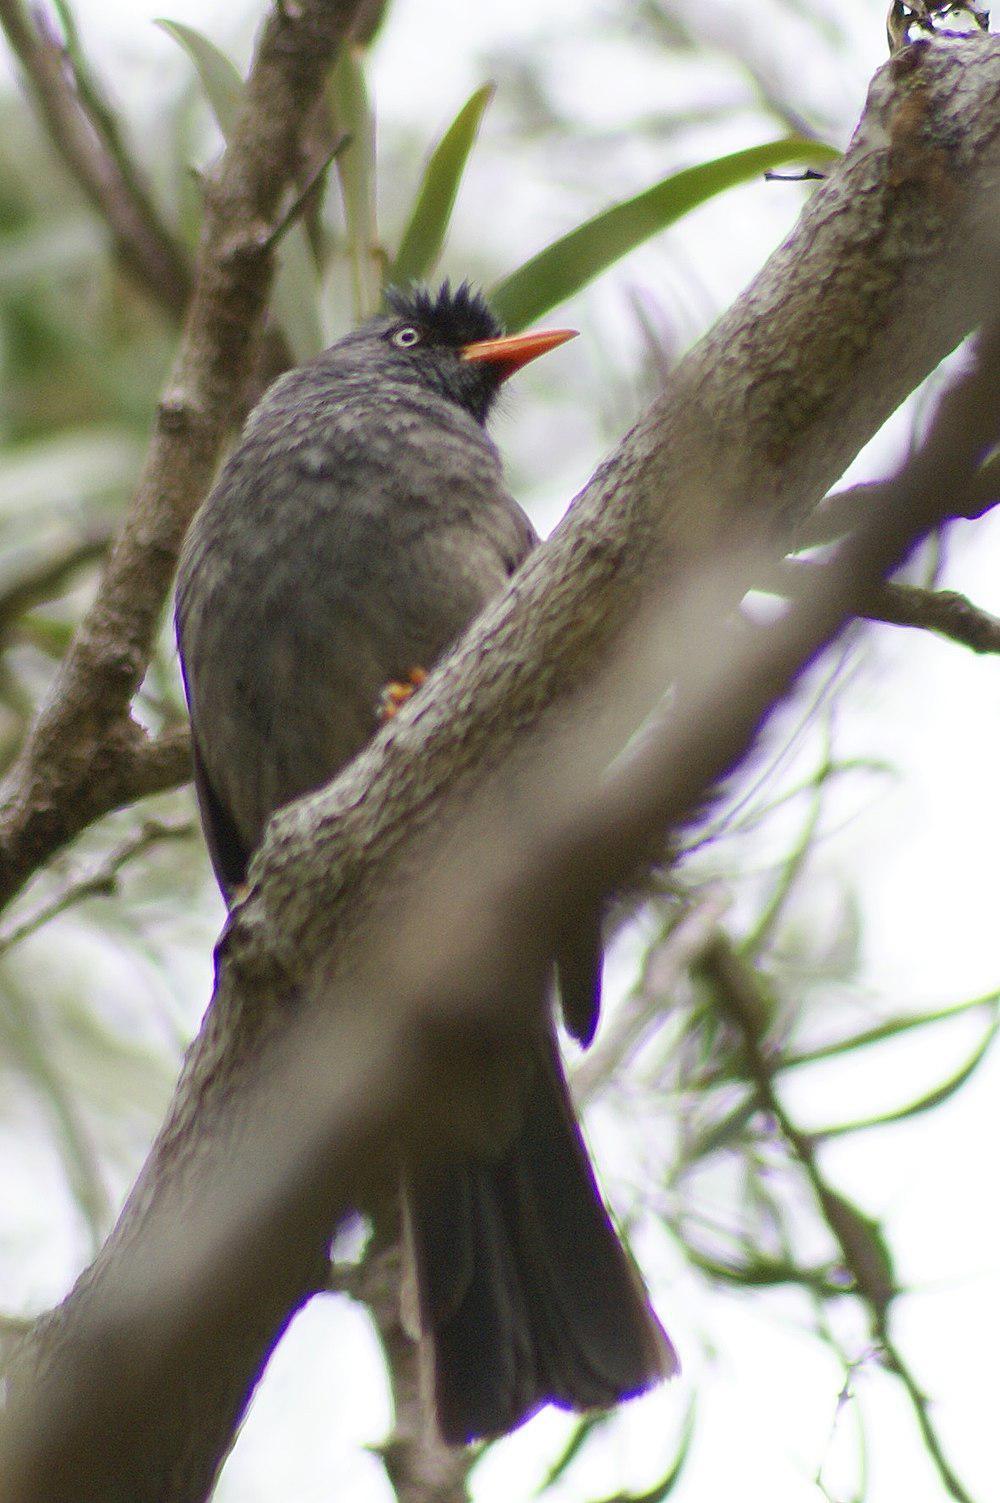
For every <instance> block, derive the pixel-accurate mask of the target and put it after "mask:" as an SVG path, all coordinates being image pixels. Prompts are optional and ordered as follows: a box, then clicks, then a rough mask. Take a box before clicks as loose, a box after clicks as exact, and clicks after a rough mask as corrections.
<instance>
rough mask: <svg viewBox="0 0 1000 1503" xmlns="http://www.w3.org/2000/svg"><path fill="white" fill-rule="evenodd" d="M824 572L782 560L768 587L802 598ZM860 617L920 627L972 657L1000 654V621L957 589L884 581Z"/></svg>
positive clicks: (824, 565)
mask: <svg viewBox="0 0 1000 1503" xmlns="http://www.w3.org/2000/svg"><path fill="white" fill-rule="evenodd" d="M826 567H828V566H827V565H826V564H807V563H802V562H800V561H798V560H795V559H782V561H781V562H780V563H779V564H778V565H776V567H775V568H774V570H773V571H772V572H771V574H770V576H769V579H768V581H767V582H768V585H769V587H773V588H774V589H776V590H778V591H779V592H780V593H781V594H783V595H789V596H794V597H796V598H801V597H803V596H808V595H809V593H810V591H811V589H812V583H813V580H814V579H815V576H816V575H817V574H818V573H820V572H822V570H823V569H824V568H826ZM858 614H859V615H860V616H864V617H865V619H866V620H868V621H881V622H884V623H885V624H886V625H888V626H919V627H922V628H923V629H924V630H925V631H933V632H937V633H938V635H939V636H942V637H948V638H949V639H950V640H951V641H952V642H957V643H958V644H959V646H961V647H968V648H971V650H972V651H973V652H981V653H986V652H991V653H992V652H1000V618H998V617H997V616H993V615H991V614H990V612H989V611H984V610H981V609H980V608H979V606H976V605H973V603H972V601H971V600H969V599H968V598H967V597H966V596H965V595H960V594H959V593H958V591H957V590H927V589H923V588H922V587H921V586H919V585H907V584H897V583H895V582H893V581H891V580H890V581H883V582H882V583H880V584H878V585H877V586H876V587H875V589H874V590H873V591H872V594H871V598H870V599H869V600H868V601H866V602H865V604H864V605H863V606H862V607H861V609H860V610H859V611H858Z"/></svg>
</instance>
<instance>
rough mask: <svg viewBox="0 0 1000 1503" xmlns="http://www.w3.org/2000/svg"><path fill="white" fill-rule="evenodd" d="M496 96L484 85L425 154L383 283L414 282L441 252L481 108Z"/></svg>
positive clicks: (427, 273) (479, 120) (478, 123)
mask: <svg viewBox="0 0 1000 1503" xmlns="http://www.w3.org/2000/svg"><path fill="white" fill-rule="evenodd" d="M495 92H496V85H495V84H491V83H488V84H484V85H483V87H482V88H481V89H477V90H476V92H475V93H474V94H473V95H472V97H471V99H469V100H467V101H466V103H465V104H464V105H463V106H462V108H461V109H460V110H459V112H458V114H457V115H456V116H455V118H454V120H453V121H452V123H451V125H449V127H448V129H447V130H446V131H445V133H444V135H443V136H442V137H441V140H440V141H439V142H438V144H437V146H436V147H435V148H434V151H433V152H432V153H431V157H430V160H429V162H428V163H427V167H426V170H425V171H424V176H423V181H422V182H421V184H420V188H419V190H418V192H417V197H416V200H415V202H414V205H413V210H412V212H411V214H410V222H409V224H408V225H407V226H406V229H405V231H404V232H403V238H402V241H401V243H400V247H399V250H398V251H397V253H396V259H395V261H393V263H392V266H391V267H390V269H389V272H388V280H389V281H391V282H397V283H400V284H405V283H407V282H416V281H420V280H421V279H422V278H424V277H426V276H428V275H429V274H430V272H432V271H433V269H434V266H435V264H436V263H437V259H438V257H439V256H440V254H441V250H442V248H443V246H444V241H445V236H446V235H447V233H448V225H449V223H450V221H451V212H452V209H453V208H454V206H455V198H456V195H457V194H458V189H459V184H460V183H461V181H462V174H463V173H464V171H465V165H466V163H467V161H468V160H469V153H470V151H471V150H472V147H473V144H474V142H475V139H476V136H477V134H478V132H479V125H480V122H481V120H482V118H483V112H484V111H485V109H486V106H487V105H488V104H489V102H490V100H491V99H492V98H493V95H494V94H495Z"/></svg>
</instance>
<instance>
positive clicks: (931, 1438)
mask: <svg viewBox="0 0 1000 1503" xmlns="http://www.w3.org/2000/svg"><path fill="white" fill-rule="evenodd" d="M700 969H701V970H702V973H703V974H704V975H705V976H706V978H707V979H708V980H709V981H710V982H711V984H712V986H713V990H714V993H715V995H716V997H717V999H718V1001H719V1004H720V1006H721V1007H722V1008H723V1010H724V1012H725V1016H726V1018H727V1019H728V1021H729V1022H730V1024H731V1025H732V1026H733V1027H735V1029H736V1030H737V1032H738V1034H739V1038H740V1045H741V1048H742V1051H743V1059H744V1064H745V1068H746V1072H747V1075H748V1077H749V1079H750V1080H751V1082H752V1083H753V1089H754V1092H755V1094H756V1098H757V1103H758V1106H759V1108H760V1110H761V1111H763V1112H766V1113H767V1115H768V1116H769V1117H771V1118H772V1120H773V1121H774V1122H775V1124H776V1125H777V1127H778V1129H779V1131H780V1133H781V1135H782V1137H783V1138H784V1140H785V1142H786V1143H787V1144H788V1147H789V1149H790V1151H791V1153H792V1154H793V1156H794V1158H795V1159H796V1160H797V1162H798V1163H799V1164H800V1165H801V1167H802V1169H803V1171H804V1173H805V1175H806V1178H807V1179H808V1181H809V1184H810V1186H811V1187H812V1190H813V1194H814V1195H815V1197H816V1202H817V1204H818V1206H819V1209H820V1212H821V1214H822V1216H823V1219H824V1220H825V1222H826V1224H827V1226H828V1228H829V1230H830V1232H831V1233H832V1235H833V1237H834V1240H835V1241H836V1243H837V1246H838V1248H839V1250H840V1256H841V1259H842V1261H843V1264H844V1267H845V1269H846V1270H847V1271H848V1273H849V1274H850V1275H851V1278H852V1280H853V1284H854V1290H855V1292H856V1294H857V1295H858V1296H859V1298H860V1299H862V1300H863V1301H864V1303H865V1305H866V1307H867V1309H868V1314H869V1320H870V1323H871V1328H872V1335H873V1337H874V1339H875V1341H876V1342H877V1343H878V1346H879V1349H880V1350H881V1352H882V1353H883V1356H884V1359H885V1362H886V1365H887V1367H889V1369H890V1370H891V1371H892V1372H894V1373H895V1374H896V1376H897V1377H898V1378H899V1380H900V1382H901V1383H902V1384H903V1387H904V1389H905V1390H906V1393H907V1396H908V1397H909V1399H910V1402H911V1404H912V1406H913V1410H914V1414H915V1416H916V1419H917V1424H918V1426H919V1428H920V1431H921V1434H922V1435H923V1438H924V1444H925V1445H926V1447H927V1451H928V1454H929V1455H930V1457H931V1460H932V1461H933V1463H934V1465H935V1467H936V1469H937V1472H938V1475H939V1476H940V1478H941V1481H942V1482H943V1483H944V1485H945V1487H946V1488H947V1490H948V1493H949V1495H950V1496H951V1497H952V1498H954V1499H955V1500H956V1503H972V1499H971V1497H970V1495H969V1493H968V1492H967V1491H966V1489H965V1487H964V1486H963V1484H962V1482H961V1481H960V1479H959V1478H958V1476H957V1475H956V1473H955V1471H954V1469H953V1468H952V1466H951V1464H950V1462H949V1461H948V1460H947V1458H946V1456H945V1454H944V1450H943V1448H942V1445H941V1440H940V1438H939V1436H938V1434H937V1432H936V1430H935V1428H934V1423H933V1420H932V1418H931V1413H930V1403H929V1400H928V1398H927V1395H926V1394H925V1393H923V1391H922V1390H921V1389H920V1387H919V1385H918V1384H917V1382H916V1380H915V1378H914V1377H913V1374H912V1372H911V1371H910V1369H909V1367H908V1366H907V1364H906V1362H905V1361H904V1359H903V1357H902V1356H901V1354H900V1352H899V1349H898V1347H897V1346H896V1345H895V1343H894V1341H893V1339H892V1337H891V1335H890V1331H889V1315H890V1308H891V1305H892V1302H893V1299H894V1298H895V1296H896V1294H897V1292H898V1291H897V1288H896V1286H895V1283H894V1281H893V1278H892V1273H891V1269H890V1268H888V1267H887V1265H886V1263H885V1261H884V1259H883V1257H882V1256H881V1255H880V1254H881V1245H880V1238H879V1236H878V1233H877V1229H876V1228H874V1226H873V1225H867V1224H866V1225H865V1226H863V1227H862V1226H859V1224H858V1217H857V1213H855V1212H854V1211H853V1209H852V1208H850V1207H849V1206H848V1204H847V1203H846V1202H845V1201H844V1199H843V1197H842V1196H841V1195H840V1193H839V1191H837V1190H836V1189H835V1188H834V1187H833V1186H832V1185H831V1184H830V1182H829V1181H828V1180H827V1179H826V1177H825V1175H824V1174H823V1171H822V1169H821V1167H820V1164H819V1160H818V1155H817V1152H816V1145H815V1142H814V1140H813V1138H812V1137H811V1136H810V1134H808V1133H806V1132H803V1131H802V1130H801V1129H800V1128H799V1127H798V1126H797V1125H796V1123H795V1122H794V1121H793V1119H792V1117H791V1114H790V1113H789V1112H788V1111H787V1109H786V1108H785V1106H784V1103H783V1102H782V1100H781V1097H780V1096H779V1094H778V1092H777V1090H776V1089H775V1085H774V1075H775V1071H776V1068H777V1067H778V1065H779V1064H780V1060H779V1059H778V1058H777V1057H772V1056H770V1055H769V1053H768V1051H767V1048H766V1045H765V1044H764V1042H763V1040H762V1037H761V1032H760V1018H761V1016H762V1013H764V1012H765V1011H766V998H764V997H762V996H761V994H760V991H759V988H758V985H757V979H756V976H755V973H754V971H753V970H752V968H751V967H750V966H749V965H748V964H747V963H746V962H745V961H744V960H743V959H742V958H741V956H740V955H739V954H738V953H737V951H736V950H735V949H734V947H733V946H732V944H731V943H730V942H729V940H728V939H727V938H726V937H725V936H723V935H719V936H718V938H717V940H716V942H715V943H714V944H713V945H712V946H711V947H710V949H708V950H707V951H706V952H705V954H704V955H703V956H702V959H701V961H700Z"/></svg>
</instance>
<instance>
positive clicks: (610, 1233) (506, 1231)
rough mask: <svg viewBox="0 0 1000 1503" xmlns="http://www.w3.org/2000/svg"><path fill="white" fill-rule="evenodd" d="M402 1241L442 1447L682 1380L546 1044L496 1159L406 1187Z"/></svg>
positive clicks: (556, 1062) (611, 1402) (608, 1404)
mask: <svg viewBox="0 0 1000 1503" xmlns="http://www.w3.org/2000/svg"><path fill="white" fill-rule="evenodd" d="M409 1225H410V1237H411V1243H412V1249H413V1255H414V1260H415V1268H416V1276H417V1288H418V1294H419V1300H420V1313H421V1323H422V1327H423V1332H424V1335H425V1337H426V1338H428V1339H429V1341H430V1344H431V1355H432V1361H433V1369H434V1391H435V1405H436V1410H437V1417H438V1425H439V1428H440V1430H441V1434H442V1436H443V1438H444V1439H445V1440H447V1441H450V1442H451V1443H454V1444H457V1443H461V1442H464V1441H468V1440H472V1439H476V1438H486V1437H492V1436H496V1435H503V1434H506V1433H507V1432H508V1431H509V1430H511V1429H513V1428H514V1427H515V1426H516V1425H518V1424H520V1422H521V1421H522V1420H524V1419H526V1418H527V1417H528V1416H529V1415H530V1414H533V1413H534V1412H535V1410H536V1409H538V1408H540V1407H541V1405H542V1404H544V1403H554V1404H558V1405H560V1406H561V1407H563V1408H569V1409H582V1410H586V1409H599V1408H609V1407H611V1406H612V1405H614V1404H616V1403H618V1402H619V1401H620V1400H621V1399H624V1398H627V1397H630V1396H631V1395H633V1394H636V1393H641V1392H643V1391H644V1390H645V1389H647V1388H649V1387H651V1386H652V1385H653V1384H654V1383H656V1382H658V1381H659V1380H660V1379H661V1378H665V1377H669V1376H670V1375H671V1374H672V1373H674V1372H676V1371H677V1358H676V1356H675V1354H674V1350H673V1347H672V1346H671V1344H670V1341H669V1338H668V1337H667V1335H666V1333H665V1332H664V1331H663V1328H662V1327H661V1325H660V1323H659V1321H658V1320H657V1318H656V1316H655V1314H654V1313H653V1310H652V1307H651V1306H650V1303H649V1299H648V1296H647V1294H646V1292H645V1289H644V1288H643V1285H642V1281H641V1279H640V1277H639V1274H638V1272H637V1271H636V1269H635V1266H634V1264H633V1263H632V1260H631V1258H630V1257H629V1255H628V1253H627V1252H626V1250H625V1248H624V1247H623V1245H622V1243H621V1241H620V1239H619V1237H618V1234H617V1233H616V1231H615V1229H614V1227H613V1225H612V1223H611V1220H610V1217H609V1216H608V1213H607V1211H606V1210H605V1207H604V1203H603V1201H602V1200H601V1196H600V1192H599V1190H598V1188H597V1183H596V1181H595V1179H594V1173H593V1170H592V1168H591V1165H590V1160H589V1158H588V1156H587V1150H586V1148H585V1146H584V1143H583V1139H582V1137H581V1135H580V1130H579V1127H578V1126H577V1123H576V1119H575V1117H574V1114H573V1108H572V1105H571V1103H570V1100H569V1093H568V1090H567V1086H566V1081H565V1077H564V1076H563V1073H562V1067H561V1065H560V1063H559V1060H558V1057H557V1054H556V1050H555V1044H554V1041H553V1043H552V1046H551V1053H550V1055H549V1056H548V1057H546V1058H544V1059H543V1058H541V1057H540V1058H539V1062H538V1068H537V1070H536V1072H535V1078H534V1079H533V1080H532V1082H531V1088H530V1090H529V1091H527V1093H526V1100H525V1115H524V1119H523V1122H522V1125H521V1131H520V1133H519V1135H518V1136H517V1138H516V1139H515V1141H514V1142H513V1143H511V1144H509V1145H508V1146H507V1147H506V1149H505V1150H504V1152H503V1153H502V1155H501V1156H500V1157H498V1158H497V1159H496V1160H493V1161H490V1162H477V1163H473V1164H467V1165H465V1166H463V1167H460V1168H457V1169H452V1170H450V1171H449V1172H448V1174H447V1175H446V1176H445V1175H442V1176H438V1177H436V1178H434V1179H426V1180H421V1181H420V1182H419V1183H418V1184H415V1185H411V1187H410V1193H409Z"/></svg>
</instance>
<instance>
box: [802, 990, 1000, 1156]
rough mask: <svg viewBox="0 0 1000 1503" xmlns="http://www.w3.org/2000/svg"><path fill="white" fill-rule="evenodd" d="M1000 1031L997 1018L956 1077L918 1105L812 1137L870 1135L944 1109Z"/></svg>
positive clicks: (824, 1129) (840, 1124)
mask: <svg viewBox="0 0 1000 1503" xmlns="http://www.w3.org/2000/svg"><path fill="white" fill-rule="evenodd" d="M998 1031H1000V1018H998V1017H996V1016H994V1018H993V1021H992V1022H991V1023H990V1025H989V1027H988V1028H987V1030H986V1033H985V1034H984V1036H983V1038H982V1039H981V1040H980V1042H979V1043H978V1044H977V1045H976V1047H975V1049H974V1050H973V1051H972V1054H971V1055H970V1056H969V1058H968V1059H967V1060H966V1061H965V1063H964V1064H963V1065H962V1066H961V1068H960V1069H958V1070H956V1071H955V1073H954V1074H953V1075H949V1077H948V1079H947V1080H945V1081H942V1083H941V1084H940V1085H939V1086H935V1087H934V1089H933V1090H931V1091H928V1092H927V1093H926V1095H923V1096H918V1097H917V1099H916V1101H910V1102H908V1103H907V1105H906V1106H901V1107H898V1108H897V1109H896V1110H895V1111H891V1112H885V1113H884V1114H883V1115H882V1116H879V1117H861V1118H858V1119H857V1120H856V1121H854V1122H838V1123H837V1125H836V1126H835V1127H822V1128H819V1129H818V1130H817V1131H816V1132H814V1133H813V1134H812V1137H813V1138H814V1139H815V1140H816V1141H817V1142H820V1141H826V1140H827V1139H829V1138H844V1137H847V1136H848V1135H849V1134H850V1133H858V1132H868V1131H869V1130H870V1129H871V1128H873V1127H886V1126H888V1125H889V1124H890V1123H894V1122H905V1121H907V1119H908V1118H910V1117H918V1116H920V1115H921V1113H923V1112H930V1111H933V1110H934V1108H935V1107H938V1106H942V1105H943V1104H944V1102H946V1101H947V1100H948V1099H949V1098H950V1097H951V1096H954V1094H955V1092H956V1091H958V1090H961V1088H962V1086H964V1085H965V1083H966V1081H967V1080H969V1079H970V1078H971V1077H972V1076H973V1075H974V1074H975V1072H976V1071H977V1070H978V1069H979V1066H980V1065H981V1064H982V1062H983V1060H984V1059H985V1058H986V1055H987V1053H988V1052H989V1050H990V1048H991V1047H992V1045H993V1042H994V1040H995V1039H996V1036H997V1033H998Z"/></svg>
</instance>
